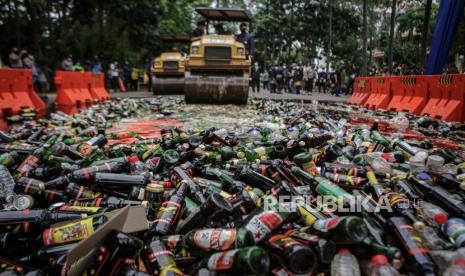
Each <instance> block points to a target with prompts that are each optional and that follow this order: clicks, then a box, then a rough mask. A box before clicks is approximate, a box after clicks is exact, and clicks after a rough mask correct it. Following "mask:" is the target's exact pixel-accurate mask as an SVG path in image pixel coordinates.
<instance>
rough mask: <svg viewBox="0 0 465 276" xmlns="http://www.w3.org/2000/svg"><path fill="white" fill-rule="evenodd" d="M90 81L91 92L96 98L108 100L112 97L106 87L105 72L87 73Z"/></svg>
mask: <svg viewBox="0 0 465 276" xmlns="http://www.w3.org/2000/svg"><path fill="white" fill-rule="evenodd" d="M86 74H88V79H89V80H88V81H89V83H90V94H91V96H92V98H93V99H94V100H98V101H107V100H109V99H110V95H109V94H108V91H107V90H106V89H105V76H104V74H103V73H86Z"/></svg>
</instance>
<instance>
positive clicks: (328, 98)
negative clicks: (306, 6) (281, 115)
mask: <svg viewBox="0 0 465 276" xmlns="http://www.w3.org/2000/svg"><path fill="white" fill-rule="evenodd" d="M110 94H111V96H112V97H122V98H126V97H131V98H146V97H152V96H153V94H152V93H151V92H141V91H129V92H124V93H121V92H117V93H110ZM249 95H250V96H251V97H252V98H258V99H275V100H294V101H304V102H308V101H313V100H317V101H319V102H346V101H347V99H348V98H349V96H345V95H341V96H340V97H336V96H332V95H331V94H329V93H317V92H313V93H311V94H307V93H306V94H301V95H296V94H289V93H283V94H271V93H269V92H267V91H263V90H262V91H260V93H252V91H251V92H250V94H249Z"/></svg>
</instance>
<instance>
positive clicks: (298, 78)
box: [292, 64, 304, 94]
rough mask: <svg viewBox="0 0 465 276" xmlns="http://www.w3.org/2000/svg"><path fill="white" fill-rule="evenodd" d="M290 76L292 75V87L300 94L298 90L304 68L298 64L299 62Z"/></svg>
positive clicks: (300, 86) (300, 85) (300, 87)
mask: <svg viewBox="0 0 465 276" xmlns="http://www.w3.org/2000/svg"><path fill="white" fill-rule="evenodd" d="M292 77H293V82H294V87H295V93H296V94H300V90H301V89H302V80H303V78H304V70H303V68H302V67H301V66H300V64H298V65H297V66H296V67H295V68H294V73H293V76H292Z"/></svg>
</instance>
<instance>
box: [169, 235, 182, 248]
mask: <svg viewBox="0 0 465 276" xmlns="http://www.w3.org/2000/svg"><path fill="white" fill-rule="evenodd" d="M180 241H181V235H170V236H168V240H167V241H166V245H167V246H168V247H169V248H176V246H177V245H178V243H179V242H180Z"/></svg>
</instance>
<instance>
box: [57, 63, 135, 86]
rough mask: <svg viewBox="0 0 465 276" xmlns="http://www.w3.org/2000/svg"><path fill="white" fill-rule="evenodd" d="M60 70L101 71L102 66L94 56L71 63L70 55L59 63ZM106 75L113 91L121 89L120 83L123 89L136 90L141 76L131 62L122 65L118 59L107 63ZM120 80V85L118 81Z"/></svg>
mask: <svg viewBox="0 0 465 276" xmlns="http://www.w3.org/2000/svg"><path fill="white" fill-rule="evenodd" d="M61 70H63V71H77V72H93V73H102V72H103V67H102V63H101V62H100V60H99V58H98V57H97V56H96V57H94V60H93V61H92V62H90V61H86V62H84V64H81V62H80V61H77V62H75V63H73V57H72V56H71V55H70V56H68V57H66V58H65V59H64V60H63V61H62V63H61ZM106 73H107V76H108V79H109V85H110V89H112V90H113V91H118V90H119V91H121V90H122V85H124V88H125V89H131V90H135V91H137V90H138V89H139V87H138V81H139V78H140V77H141V73H140V70H139V69H138V68H137V67H136V66H135V65H134V64H132V63H129V62H128V61H125V62H124V63H123V65H122V66H120V64H119V63H118V61H116V60H115V61H113V62H111V63H110V64H109V65H108V70H107V72H106ZM119 80H121V83H122V85H120V84H119V83H118V82H119Z"/></svg>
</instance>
